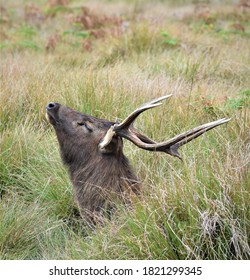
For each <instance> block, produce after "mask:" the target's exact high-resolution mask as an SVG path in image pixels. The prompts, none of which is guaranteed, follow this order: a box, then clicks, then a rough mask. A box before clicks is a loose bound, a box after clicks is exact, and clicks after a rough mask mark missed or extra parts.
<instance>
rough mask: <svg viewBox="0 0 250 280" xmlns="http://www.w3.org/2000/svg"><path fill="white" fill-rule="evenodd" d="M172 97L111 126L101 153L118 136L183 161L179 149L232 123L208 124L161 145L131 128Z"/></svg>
mask: <svg viewBox="0 0 250 280" xmlns="http://www.w3.org/2000/svg"><path fill="white" fill-rule="evenodd" d="M170 96H171V95H166V96H163V97H160V98H157V99H154V100H152V101H150V102H148V103H146V104H144V105H142V106H141V107H139V108H138V109H136V110H135V111H134V112H133V113H131V114H130V115H129V116H128V117H127V118H126V119H125V120H124V121H123V122H121V123H120V124H114V125H113V126H111V127H110V128H109V130H108V131H107V133H106V135H105V137H104V138H103V140H102V142H101V143H100V144H99V148H100V149H101V151H105V148H106V147H107V146H108V144H109V143H110V142H111V140H112V138H113V137H114V136H115V135H116V136H120V137H123V138H125V139H127V140H129V141H131V142H132V143H134V144H135V145H136V146H137V147H139V148H141V149H144V150H148V151H155V152H164V153H167V154H170V155H172V156H175V157H178V158H179V159H181V157H180V154H179V152H178V148H179V147H181V146H183V145H184V144H186V143H188V142H190V141H192V140H193V139H195V138H197V137H199V136H200V135H202V134H203V133H205V132H206V131H208V130H210V129H213V128H215V127H216V126H219V125H221V124H224V123H227V122H228V121H230V119H226V118H223V119H219V120H217V121H213V122H210V123H206V124H203V125H201V126H198V127H195V128H193V129H191V130H188V131H186V132H184V133H181V134H179V135H177V136H175V137H173V138H171V139H169V140H167V141H164V142H160V143H157V142H155V141H154V140H152V139H150V138H148V137H147V136H146V135H144V134H142V133H140V132H139V131H137V130H136V129H135V128H133V127H132V126H131V125H132V123H133V122H134V120H135V119H136V118H137V117H138V116H139V115H140V114H141V113H142V112H144V111H145V110H148V109H151V108H154V107H157V106H160V105H161V104H162V103H161V102H160V101H162V100H164V99H167V98H168V97H170Z"/></svg>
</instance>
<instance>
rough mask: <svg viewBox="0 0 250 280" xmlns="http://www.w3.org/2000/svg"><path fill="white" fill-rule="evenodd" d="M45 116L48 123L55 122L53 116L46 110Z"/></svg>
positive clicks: (53, 123)
mask: <svg viewBox="0 0 250 280" xmlns="http://www.w3.org/2000/svg"><path fill="white" fill-rule="evenodd" d="M45 117H46V119H47V121H48V122H49V123H50V124H52V125H55V124H56V120H55V119H54V118H53V116H52V115H51V114H50V113H49V112H48V111H47V112H46V115H45Z"/></svg>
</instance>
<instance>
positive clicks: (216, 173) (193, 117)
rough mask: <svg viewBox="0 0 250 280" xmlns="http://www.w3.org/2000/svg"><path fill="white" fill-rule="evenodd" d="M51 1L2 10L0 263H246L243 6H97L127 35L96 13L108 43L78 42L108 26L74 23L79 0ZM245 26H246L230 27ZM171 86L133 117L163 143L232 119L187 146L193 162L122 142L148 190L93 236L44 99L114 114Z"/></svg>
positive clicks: (249, 216)
mask: <svg viewBox="0 0 250 280" xmlns="http://www.w3.org/2000/svg"><path fill="white" fill-rule="evenodd" d="M45 2H46V1H42V0H41V1H39V2H38V3H37V4H36V9H33V11H36V13H33V15H32V14H31V13H28V14H27V12H26V17H25V11H24V9H25V4H23V1H8V3H5V4H4V6H3V9H2V11H3V13H2V14H3V17H2V18H1V23H2V26H3V29H2V31H1V34H0V35H1V43H0V44H1V45H0V49H1V72H0V75H1V85H0V86H1V91H0V104H1V106H0V200H1V203H0V208H1V209H0V256H1V259H249V258H250V239H249V236H250V209H249V201H250V189H249V181H250V177H249V123H250V119H249V101H248V97H249V82H248V80H249V57H250V53H249V48H248V44H249V42H248V41H249V37H248V34H249V24H248V23H247V22H246V19H245V16H243V15H242V14H240V13H238V12H237V9H238V8H235V7H234V6H220V5H217V6H216V5H212V6H211V8H212V10H213V14H212V17H208V18H197V17H196V15H195V14H194V7H193V6H188V7H183V6H180V3H179V5H176V3H172V1H170V2H171V3H165V2H164V3H162V2H160V1H159V3H158V2H156V3H155V4H154V5H152V3H151V2H150V1H143V2H140V4H139V3H137V2H136V3H135V2H134V1H124V2H123V1H121V2H117V3H113V2H107V3H106V2H102V3H100V2H99V1H98V2H95V1H91V2H89V3H86V5H87V6H88V7H89V8H90V9H92V11H95V10H99V11H102V13H103V14H105V15H108V16H109V18H111V19H112V16H113V15H115V16H116V17H118V18H120V19H121V22H123V23H124V25H123V26H122V28H123V29H122V30H120V31H121V32H120V33H114V32H113V31H112V28H113V27H114V24H113V25H112V24H110V22H109V23H108V24H107V22H105V20H103V14H102V13H100V15H98V14H97V15H96V17H97V18H96V19H95V20H96V21H97V22H98V24H99V25H102V26H104V28H106V29H108V30H107V33H105V34H106V35H104V37H98V36H97V35H96V36H93V35H88V36H76V35H75V34H85V33H84V32H88V34H90V33H91V31H95V32H97V31H98V29H97V28H96V27H95V29H94V30H92V29H88V30H85V29H84V28H83V24H82V23H81V24H78V25H77V24H75V23H73V22H72V18H73V19H75V18H76V17H77V16H79V15H81V13H82V10H81V8H80V7H79V5H78V2H77V1H71V2H70V4H69V5H68V6H65V7H63V8H62V9H57V7H50V6H48V5H47V4H46V3H47V2H46V3H45ZM45 4H46V5H45ZM170 4H171V5H170ZM96 8H98V9H96ZM26 9H30V8H27V7H26ZM52 14H53V16H52ZM68 19H71V20H68ZM92 20H94V19H92ZM221 22H222V23H223V24H222V26H220V25H219V24H220V23H221ZM236 23H237V24H240V26H238V28H244V32H243V31H242V32H234V33H233V32H231V31H230V30H231V29H230V28H231V26H232V24H236ZM115 27H117V26H116V25H115ZM118 27H119V26H118ZM218 28H220V30H219V31H218ZM69 30H71V33H70V34H69V33H65V32H67V31H69ZM229 31H230V32H229ZM112 32H113V33H112ZM65 34H66V35H65ZM95 34H97V33H95ZM164 34H165V35H164ZM166 34H167V35H166ZM51 36H52V37H51ZM53 40H54V41H53ZM86 40H90V41H86ZM86 42H87V43H89V44H90V45H89V47H88V45H87V43H86ZM48 44H49V45H48ZM48 46H49V47H48ZM165 93H173V94H174V96H173V97H172V98H171V100H168V101H166V103H165V104H164V105H162V106H161V107H160V108H158V109H154V110H151V111H149V112H145V113H144V114H143V115H142V116H140V117H139V119H138V120H137V121H136V126H137V127H138V128H139V129H141V130H142V131H144V132H145V133H146V134H147V135H149V136H150V137H152V138H154V139H156V140H159V141H161V140H164V139H167V138H170V137H172V136H174V135H176V134H178V133H180V132H183V131H185V130H188V129H190V128H192V127H194V126H198V125H200V124H202V123H205V122H209V121H212V120H215V119H217V118H222V117H232V120H231V121H230V122H229V123H228V124H227V125H225V126H221V127H219V128H218V129H215V130H212V131H210V132H208V133H207V134H206V135H204V136H202V137H200V138H199V139H197V140H195V141H193V142H192V143H189V144H188V145H187V146H185V147H183V148H182V149H181V151H180V152H181V154H182V156H183V162H180V161H179V160H177V159H175V158H170V157H168V156H166V155H162V154H159V153H156V154H154V153H149V152H146V151H142V150H139V149H137V148H136V147H134V146H133V145H132V144H131V143H127V141H124V142H125V147H124V150H125V154H126V155H127V156H128V158H129V159H130V160H131V163H132V164H133V166H134V168H135V170H136V172H137V173H138V175H139V177H140V178H141V179H142V180H143V181H144V191H143V195H142V197H141V198H140V199H136V200H135V201H134V203H133V205H132V206H130V207H125V206H124V205H117V209H118V210H117V212H116V213H115V214H114V215H115V217H114V219H112V220H111V221H106V222H105V224H104V226H102V227H97V228H96V229H95V230H94V231H91V230H90V229H89V227H88V226H87V225H86V224H85V222H84V221H82V220H81V219H80V218H79V214H78V212H77V209H76V206H75V204H74V202H73V198H72V186H71V183H70V181H69V178H68V175H67V172H66V170H65V168H64V167H63V166H62V164H61V160H60V156H59V150H58V145H57V141H56V137H55V135H54V131H53V130H52V129H51V127H50V125H49V124H48V123H47V121H46V119H45V106H46V104H47V103H48V102H50V101H56V102H59V103H62V104H66V105H68V106H69V107H72V108H75V109H76V110H80V111H82V112H84V113H86V114H92V115H95V116H96V117H100V118H106V119H109V120H116V119H123V118H124V117H125V116H126V115H127V114H128V113H129V112H131V110H133V109H134V108H136V107H137V106H139V105H140V104H142V103H143V102H146V101H149V100H150V99H152V98H155V97H158V96H160V95H163V94H165Z"/></svg>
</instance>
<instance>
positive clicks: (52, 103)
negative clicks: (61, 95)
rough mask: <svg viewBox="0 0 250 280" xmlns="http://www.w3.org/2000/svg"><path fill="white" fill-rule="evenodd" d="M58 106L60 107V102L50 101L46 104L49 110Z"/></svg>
mask: <svg viewBox="0 0 250 280" xmlns="http://www.w3.org/2000/svg"><path fill="white" fill-rule="evenodd" d="M56 107H59V104H58V103H55V102H50V103H49V104H48V105H47V106H46V109H47V110H52V109H55V108H56Z"/></svg>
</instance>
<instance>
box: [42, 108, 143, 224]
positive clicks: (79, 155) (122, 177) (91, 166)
mask: <svg viewBox="0 0 250 280" xmlns="http://www.w3.org/2000/svg"><path fill="white" fill-rule="evenodd" d="M47 118H48V120H49V122H50V123H51V124H52V125H53V127H54V129H55V132H56V135H57V139H58V142H59V146H60V151H61V157H62V161H63V163H64V164H65V165H66V166H67V167H68V171H69V175H70V179H71V181H72V183H73V186H74V198H75V201H76V203H77V205H78V207H79V209H80V213H81V216H82V217H83V218H85V219H87V220H89V221H90V220H91V221H96V220H98V219H99V218H100V217H101V216H102V214H103V212H104V211H103V210H107V209H110V208H111V207H112V204H113V202H114V201H115V200H116V199H117V198H119V199H122V200H124V201H128V200H129V197H130V195H131V194H132V193H134V194H139V193H140V188H141V184H140V182H139V180H138V178H137V176H136V175H135V174H134V172H133V169H132V167H131V165H130V163H129V161H128V159H127V158H126V157H125V155H124V154H123V141H122V138H121V137H116V138H114V139H113V140H112V142H111V143H110V144H109V146H108V148H107V149H106V151H105V153H103V152H101V151H100V149H99V148H98V145H99V143H100V142H101V140H102V139H103V137H104V135H105V134H106V132H107V130H108V129H109V128H110V126H111V125H113V124H114V123H112V122H109V121H107V120H102V119H97V118H94V117H92V116H88V115H83V114H82V113H80V112H77V111H74V110H72V109H70V108H68V107H65V106H62V105H60V104H58V103H50V104H49V105H48V106H47Z"/></svg>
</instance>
